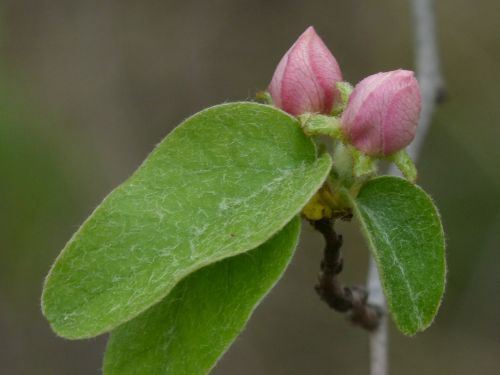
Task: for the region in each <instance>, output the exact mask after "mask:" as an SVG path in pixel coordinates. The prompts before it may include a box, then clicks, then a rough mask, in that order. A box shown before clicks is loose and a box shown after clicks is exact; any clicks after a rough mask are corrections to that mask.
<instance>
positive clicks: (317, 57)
mask: <svg viewBox="0 0 500 375" xmlns="http://www.w3.org/2000/svg"><path fill="white" fill-rule="evenodd" d="M345 87H346V83H344V82H343V78H342V72H341V71H340V68H339V65H338V63H337V60H336V59H335V57H333V55H332V53H331V52H330V51H329V49H328V48H327V47H326V45H325V44H324V43H323V41H322V40H321V38H320V37H319V36H318V34H316V31H315V30H314V28H313V27H309V28H308V29H307V30H306V31H305V32H304V33H303V34H302V35H301V36H300V37H299V39H298V40H297V41H296V42H295V43H294V44H293V45H292V47H291V48H290V49H289V50H288V52H286V54H285V55H284V56H283V58H282V59H281V61H280V63H279V64H278V67H277V68H276V71H275V72H274V75H273V78H272V80H271V84H270V85H269V93H270V95H271V98H272V100H273V103H274V105H275V106H277V107H278V108H281V109H282V110H284V111H285V112H288V113H290V114H292V115H294V116H300V115H304V114H306V113H315V114H321V115H327V116H333V115H336V116H338V118H337V120H338V121H336V122H337V123H338V124H339V127H340V133H341V135H342V139H343V141H344V142H346V143H347V144H351V145H352V146H354V147H355V148H356V149H358V150H360V151H361V152H363V153H364V154H366V155H369V156H372V157H387V156H391V155H394V154H395V153H397V152H398V151H400V150H403V149H404V148H405V147H406V146H408V145H409V144H410V143H411V141H412V140H413V138H414V137H415V130H416V127H417V124H418V119H419V115H420V107H421V98H420V88H419V85H418V82H417V80H416V78H415V75H414V73H413V72H411V71H408V70H394V71H390V72H385V73H377V74H374V75H371V76H368V77H366V78H365V79H363V80H362V81H360V82H359V83H358V84H357V85H356V86H355V87H354V89H353V90H352V93H350V95H349V96H348V98H347V97H346V95H345V93H346V91H345ZM349 91H350V90H349Z"/></svg>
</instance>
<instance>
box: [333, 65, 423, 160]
mask: <svg viewBox="0 0 500 375" xmlns="http://www.w3.org/2000/svg"><path fill="white" fill-rule="evenodd" d="M420 107H421V98H420V88H419V85H418V82H417V80H416V78H415V76H414V74H413V72H411V71H408V70H394V71H391V72H385V73H377V74H374V75H371V76H368V77H366V78H365V79H363V80H362V81H361V82H359V83H358V84H357V85H356V87H355V88H354V90H353V92H352V94H351V96H350V97H349V101H348V103H347V107H346V109H345V111H344V113H343V114H342V118H341V127H342V131H343V133H344V135H345V137H346V138H347V140H348V141H349V142H350V143H351V144H352V145H354V147H356V148H357V149H359V150H361V151H363V152H364V153H365V154H368V155H371V156H388V155H391V154H394V153H395V152H397V151H399V150H402V149H404V148H405V147H406V146H408V145H409V144H410V143H411V141H412V140H413V138H414V137H415V130H416V127H417V124H418V118H419V115H420Z"/></svg>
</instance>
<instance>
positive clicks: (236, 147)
mask: <svg viewBox="0 0 500 375" xmlns="http://www.w3.org/2000/svg"><path fill="white" fill-rule="evenodd" d="M330 166H331V159H330V157H329V156H328V155H327V154H323V155H321V156H319V157H318V155H317V151H316V148H315V146H314V144H313V143H312V141H311V140H310V139H309V138H307V137H306V136H305V135H304V134H303V132H302V130H301V129H300V127H299V124H298V122H297V120H296V119H295V118H293V117H291V116H289V115H287V114H286V113H284V112H282V111H280V110H277V109H275V108H273V107H270V106H265V105H261V104H256V103H232V104H225V105H220V106H216V107H212V108H209V109H207V110H204V111H202V112H200V113H198V114H196V115H194V116H193V117H191V118H189V119H187V120H186V121H185V122H184V123H183V124H181V125H180V126H179V127H177V128H176V129H175V130H174V131H173V132H172V133H171V134H170V135H169V136H168V137H166V139H165V140H164V141H163V142H161V143H160V144H159V145H158V146H157V147H156V149H155V150H154V151H153V153H152V154H151V155H150V156H149V157H148V158H147V159H146V161H145V162H144V163H143V165H142V166H141V167H140V168H139V169H138V170H137V171H136V172H135V173H134V175H133V176H132V177H130V178H129V179H128V180H127V181H126V182H125V183H124V184H122V185H121V186H119V187H118V188H116V189H115V190H114V191H113V192H112V193H111V194H110V195H109V196H108V197H107V198H106V199H105V200H104V201H103V202H102V204H101V205H100V206H99V207H98V208H97V209H96V210H95V211H94V213H93V214H92V215H91V216H90V217H89V218H88V219H87V221H86V222H85V223H84V224H83V225H82V227H81V228H80V229H79V230H78V231H77V232H76V233H75V235H74V236H73V238H72V239H71V240H70V241H69V243H68V244H67V245H66V247H65V248H64V250H63V252H62V253H61V255H60V256H59V258H58V259H57V261H56V263H55V265H54V266H53V268H52V270H51V272H50V274H49V276H48V278H47V280H46V284H45V289H44V293H43V297H42V308H43V312H44V314H45V316H46V317H47V319H48V320H49V322H50V324H51V325H52V328H53V329H54V331H55V332H56V333H58V334H59V335H61V336H64V337H67V338H86V337H92V336H96V335H99V334H101V333H104V332H107V331H109V330H111V329H113V328H115V327H117V326H118V325H120V324H122V323H124V322H126V321H128V320H130V319H132V318H134V317H135V316H137V315H139V314H140V313H141V312H143V311H144V310H146V309H147V308H148V307H150V306H152V305H153V304H155V303H157V302H159V301H161V300H162V299H163V298H164V297H165V296H166V295H167V294H168V293H169V291H170V290H171V289H172V288H173V287H174V286H175V285H176V284H177V283H178V282H179V281H180V280H181V279H182V278H184V277H185V276H187V275H189V274H190V273H192V272H194V271H196V270H197V269H199V268H201V267H204V266H206V265H208V264H210V263H214V262H216V261H219V260H221V259H224V258H226V257H229V256H234V255H237V254H240V253H243V252H246V251H248V250H251V249H254V248H256V247H257V246H259V245H260V244H262V243H264V242H265V241H266V240H267V239H269V238H270V237H271V236H272V235H273V234H275V233H276V232H277V231H279V230H280V229H281V228H283V227H284V226H285V224H286V223H288V222H289V221H290V220H291V219H292V218H293V217H294V216H295V215H296V214H297V213H298V212H299V211H300V210H301V208H302V207H303V206H304V205H305V204H306V203H307V202H308V200H309V199H310V198H311V197H312V195H313V194H314V193H315V192H316V191H317V190H318V189H319V187H320V186H321V185H322V183H323V181H324V180H325V179H326V177H327V175H328V173H329V170H330Z"/></svg>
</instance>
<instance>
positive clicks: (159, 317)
mask: <svg viewBox="0 0 500 375" xmlns="http://www.w3.org/2000/svg"><path fill="white" fill-rule="evenodd" d="M299 231H300V221H299V220H298V218H295V219H294V220H293V221H292V222H291V223H290V224H288V225H287V226H286V227H285V228H284V229H283V230H282V231H281V232H278V234H276V235H275V236H274V237H273V238H272V239H271V240H269V241H267V242H266V243H264V244H263V245H261V246H260V247H258V248H257V249H255V250H252V251H249V252H248V253H245V254H241V255H238V256H235V257H232V258H228V259H225V260H223V261H221V262H218V263H215V264H212V265H210V266H207V267H205V268H202V269H201V270H199V271H197V272H195V273H193V274H191V275H189V276H188V277H187V278H186V279H184V280H182V281H181V282H180V283H179V284H177V286H176V287H175V288H174V290H173V291H172V292H171V293H170V294H169V295H168V296H167V297H166V298H165V299H164V300H163V301H161V302H160V303H158V304H157V305H155V306H153V307H151V308H150V309H149V310H147V311H146V312H144V313H143V314H141V315H140V316H139V317H137V318H135V319H134V320H132V321H130V322H128V323H125V324H124V325H122V326H120V327H118V328H117V329H116V330H115V331H113V332H112V334H111V338H110V340H109V343H108V348H107V351H106V355H105V357H104V373H105V374H106V375H132V374H137V375H139V374H155V375H169V374H172V375H182V374H186V375H201V374H206V373H208V372H209V371H210V369H211V368H212V367H213V366H214V365H215V363H216V362H217V360H218V359H219V358H220V356H222V354H223V353H224V352H225V351H226V350H227V348H228V347H229V345H230V344H231V343H232V342H233V341H234V339H235V338H236V336H237V335H238V334H239V333H240V332H241V330H242V329H243V328H244V326H245V324H246V322H247V321H248V319H249V318H250V315H251V314H252V312H253V310H254V309H255V308H256V306H257V305H258V304H259V302H260V301H261V300H262V298H263V297H264V296H265V295H266V294H267V293H268V292H269V290H270V289H271V288H272V287H273V286H274V284H275V283H276V282H277V280H278V279H279V278H280V277H281V275H282V274H283V272H284V270H285V268H286V266H287V265H288V263H289V261H290V259H291V258H292V255H293V252H294V249H295V247H296V244H297V239H298V235H299Z"/></svg>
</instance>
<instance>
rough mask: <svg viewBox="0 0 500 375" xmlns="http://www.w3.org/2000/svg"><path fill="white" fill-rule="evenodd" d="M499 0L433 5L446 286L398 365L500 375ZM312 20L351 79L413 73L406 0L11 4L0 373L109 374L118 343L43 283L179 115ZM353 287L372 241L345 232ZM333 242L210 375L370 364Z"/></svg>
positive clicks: (2, 23)
mask: <svg viewBox="0 0 500 375" xmlns="http://www.w3.org/2000/svg"><path fill="white" fill-rule="evenodd" d="M499 15H500V2H499V1H498V0H482V1H475V2H473V1H470V0H443V1H438V8H437V20H438V31H439V39H440V47H441V56H442V61H443V72H444V75H445V79H446V84H447V89H448V98H447V101H446V102H445V103H444V104H443V105H442V106H441V107H440V109H439V111H438V113H437V115H436V117H435V121H434V124H433V127H432V130H431V132H430V134H429V137H428V141H427V143H426V145H425V147H424V151H423V155H422V158H421V160H420V163H419V164H420V168H419V171H420V180H419V183H420V184H421V185H422V186H423V187H424V188H425V189H426V190H427V191H429V192H430V193H431V195H432V196H433V197H434V199H435V200H436V202H437V204H438V206H439V207H440V209H441V213H442V217H443V220H444V225H445V228H446V231H447V240H448V252H447V257H448V262H449V273H448V288H447V293H446V296H445V300H444V303H443V305H442V308H441V311H440V313H439V316H438V318H437V320H436V322H435V323H434V325H433V326H432V327H431V328H430V329H429V330H428V331H426V332H425V333H421V334H419V335H417V336H416V337H415V338H411V339H410V338H406V337H403V336H402V335H401V334H399V333H398V332H397V331H396V329H395V328H394V326H393V325H391V334H390V351H391V370H392V373H393V374H498V373H500V355H499V354H500V272H499V270H500V251H499V250H500V249H499V243H500V199H499V197H498V195H499V192H500V191H499V186H500V172H499V170H500V167H499V165H498V164H499V161H500V147H499V146H498V144H499V141H498V139H499V137H500V123H499V119H500V105H499V103H498V91H499V87H500V69H499V68H498V66H499V61H500V22H499V18H498V17H499ZM308 25H314V26H315V27H316V29H317V31H318V33H319V34H320V35H321V36H322V37H323V39H324V40H325V42H326V44H327V45H328V46H329V47H330V48H331V50H332V51H333V53H334V55H335V56H336V58H337V60H338V61H339V63H340V65H341V67H342V70H343V72H344V77H345V78H346V79H347V80H349V81H351V82H353V83H355V82H357V81H359V80H360V79H361V78H362V77H363V76H366V75H368V74H372V73H375V72H378V71H385V70H391V69H395V68H399V67H402V68H410V69H411V68H413V61H414V56H413V43H412V42H413V39H412V38H413V36H412V24H411V17H410V12H409V3H408V2H407V1H396V0H393V1H390V0H379V1H368V0H365V1H362V0H352V1H337V0H329V1H307V2H306V1H300V2H299V1H291V0H288V1H264V0H253V1H235V0H233V1H230V0H214V1H189V0H184V1H182V2H181V1H142V2H139V1H131V0H122V1H96V0H86V1H83V0H81V1H63V0H51V1H35V0H26V1H19V0H3V1H2V2H1V3H0V373H1V374H6V375H10V374H23V375H24V374H40V375H44V374H48V375H53V374H54V375H59V374H68V375H70V374H71V375H78V374H99V373H100V365H101V360H102V352H103V348H104V345H105V338H97V339H95V340H87V341H78V342H70V341H65V340H63V339H59V338H57V337H55V335H54V334H53V333H52V332H51V331H50V329H49V327H48V324H47V323H46V321H45V320H44V318H43V317H42V316H41V313H40V308H39V296H40V292H41V287H42V282H43V278H44V276H45V274H46V273H47V271H48V269H49V267H50V265H51V263H52V262H53V260H54V258H55V257H56V255H57V254H58V253H59V251H60V249H61V248H62V247H63V245H64V243H65V242H66V241H67V240H68V238H69V236H70V235H71V234H72V233H73V232H74V231H75V229H76V228H77V227H78V225H79V224H80V223H81V222H82V221H83V220H84V219H85V218H86V216H87V215H88V214H89V213H90V212H91V210H92V209H93V208H94V207H95V206H96V205H97V204H98V203H99V202H100V201H101V199H102V198H103V197H104V196H105V195H106V194H107V193H108V192H109V191H110V190H111V189H112V188H113V187H115V186H116V185H117V184H119V183H120V182H121V181H123V180H124V179H126V178H127V176H129V175H130V174H131V173H132V172H133V171H134V170H135V168H137V166H138V165H139V164H140V163H141V161H142V160H143V159H144V158H145V156H146V155H147V154H148V153H149V151H151V149H152V148H153V147H154V145H155V144H156V143H157V142H159V141H160V140H161V139H162V138H163V137H164V136H165V135H166V134H168V132H169V131H170V130H171V129H172V128H173V127H174V126H175V125H176V124H178V123H179V122H180V121H181V120H182V119H184V118H186V117H187V116H189V115H191V114H192V113H194V112H196V111H198V110H201V109H203V108H205V107H207V106H210V105H213V104H217V103H220V102H224V101H233V100H242V99H247V98H251V97H252V95H253V93H254V92H255V91H256V90H259V89H262V88H265V87H266V86H267V84H268V82H269V80H270V78H271V76H272V73H273V71H274V68H275V66H276V64H277V63H278V61H279V59H280V58H281V56H282V54H283V53H284V52H285V51H286V50H287V49H288V47H289V46H290V45H291V44H292V43H293V42H294V41H295V39H296V38H297V37H298V35H299V34H300V33H301V32H302V31H303V30H304V29H305V28H306V27H307V26H308ZM341 232H342V233H343V234H344V238H345V248H344V249H345V273H344V274H343V280H344V281H346V282H347V283H357V282H363V281H364V279H365V275H366V268H367V250H366V247H365V245H364V244H363V241H362V240H361V238H360V236H359V233H358V232H357V230H356V228H355V226H354V225H343V226H342V227H341ZM321 250H322V242H321V238H320V236H319V235H317V234H316V233H314V232H313V231H312V230H311V229H310V228H309V227H308V226H307V225H305V226H304V236H303V237H302V241H301V246H300V249H299V251H298V253H297V255H296V257H295V260H294V262H293V264H292V266H291V267H290V269H289V270H288V272H287V273H286V275H285V277H284V279H283V280H282V281H281V283H280V284H279V285H278V287H277V288H276V289H275V290H274V291H273V292H272V293H271V295H270V296H269V297H268V298H267V299H266V300H265V302H264V303H263V304H262V305H261V306H260V307H259V309H258V310H257V312H256V313H255V315H254V317H253V319H252V320H251V322H250V324H249V326H248V327H247V329H246V331H245V332H244V334H243V335H242V336H241V337H240V338H239V339H238V340H237V342H236V344H235V345H234V346H233V347H232V348H231V350H230V351H229V352H228V354H227V355H226V356H225V357H224V359H223V360H222V361H221V363H220V364H219V365H218V366H217V368H216V369H215V370H214V372H213V373H214V374H218V375H223V374H241V375H250V374H287V375H288V374H319V375H323V374H324V375H328V374H365V373H367V371H368V343H367V335H366V333H365V332H363V331H361V330H360V329H359V328H355V327H351V326H349V324H348V323H347V322H346V321H345V320H344V318H343V317H342V316H340V315H339V314H337V313H335V312H333V311H331V310H329V309H328V308H327V307H326V305H324V304H323V303H322V302H320V301H319V299H318V298H317V296H316V295H315V293H314V290H313V285H314V283H315V280H316V273H317V271H318V266H319V260H320V257H321Z"/></svg>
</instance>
